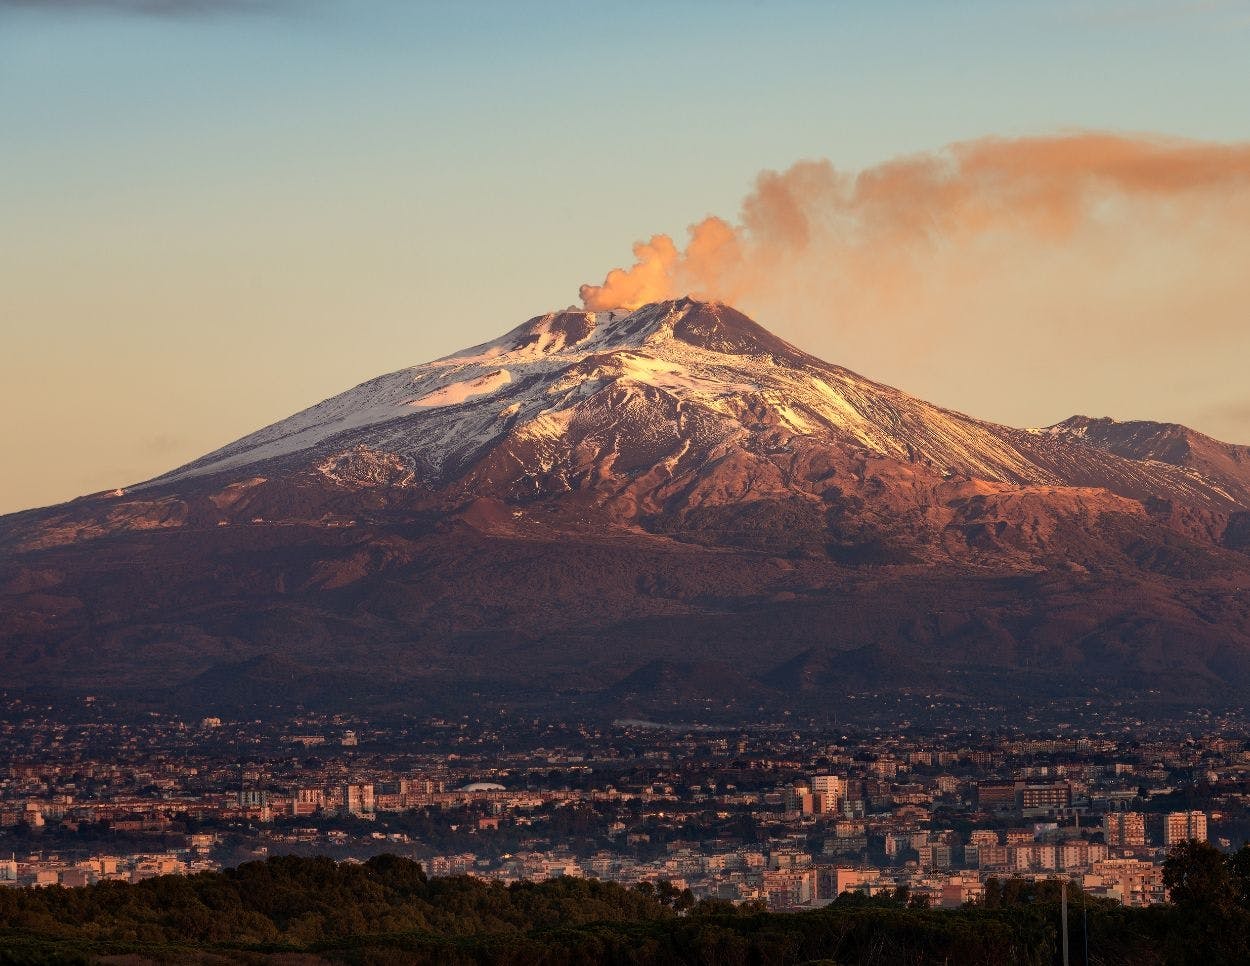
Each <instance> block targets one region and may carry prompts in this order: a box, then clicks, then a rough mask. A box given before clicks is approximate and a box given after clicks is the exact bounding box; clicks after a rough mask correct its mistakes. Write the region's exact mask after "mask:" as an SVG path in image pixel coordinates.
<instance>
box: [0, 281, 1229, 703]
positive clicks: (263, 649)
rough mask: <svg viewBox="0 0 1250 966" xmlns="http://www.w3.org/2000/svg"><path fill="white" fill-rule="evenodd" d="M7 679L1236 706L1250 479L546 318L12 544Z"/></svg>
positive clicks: (741, 318)
mask: <svg viewBox="0 0 1250 966" xmlns="http://www.w3.org/2000/svg"><path fill="white" fill-rule="evenodd" d="M0 658H2V660H3V667H4V668H5V672H4V678H3V681H0V684H2V685H3V686H4V687H6V688H8V689H10V690H15V691H20V690H23V689H32V690H38V692H39V693H41V694H50V693H57V694H65V695H67V696H74V695H80V694H83V693H92V694H113V695H116V696H117V697H118V698H119V699H124V700H129V701H135V702H147V703H154V704H164V705H170V706H177V707H188V708H191V707H194V708H200V707H204V708H210V707H211V708H227V707H247V708H258V709H263V708H265V707H270V706H273V707H279V706H281V707H291V708H293V707H296V706H317V707H327V708H329V707H347V706H351V707H376V708H387V709H391V708H402V709H407V710H417V709H425V710H438V711H446V710H452V711H464V710H467V709H470V708H477V707H481V706H483V705H489V706H496V705H497V706H500V707H524V708H527V709H534V710H539V711H551V710H567V709H569V708H576V709H583V710H585V711H588V712H591V711H593V712H598V711H604V712H605V713H608V712H612V711H613V710H614V709H619V708H620V707H628V709H629V710H630V711H631V712H638V711H643V712H646V711H648V710H649V709H650V710H652V711H657V712H663V713H666V714H682V713H690V714H696V713H697V714H713V713H715V714H724V715H729V716H733V715H746V714H748V713H750V714H757V713H764V714H771V713H774V712H775V711H778V710H788V709H791V708H800V709H801V708H813V707H823V706H828V705H829V704H831V703H836V702H838V701H839V699H841V698H842V697H844V696H845V695H846V694H848V693H856V692H870V691H872V690H873V689H889V690H890V691H892V692H912V693H915V694H940V695H950V696H955V697H959V696H963V697H968V698H992V699H999V698H1011V699H1013V700H1026V699H1036V700H1039V701H1040V700H1047V699H1049V698H1052V697H1054V696H1056V695H1069V696H1071V695H1097V696H1104V697H1105V696H1109V695H1111V696H1123V695H1129V696H1134V697H1137V698H1141V699H1144V700H1151V699H1152V698H1151V696H1154V697H1156V698H1157V699H1158V700H1159V701H1161V702H1162V701H1165V700H1166V701H1169V702H1175V701H1184V702H1195V703H1197V702H1205V703H1219V702H1236V701H1238V700H1239V695H1240V694H1241V693H1243V690H1244V688H1245V687H1246V685H1247V684H1250V447H1245V446H1235V445H1231V444H1227V443H1221V442H1219V441H1217V440H1213V439H1210V438H1209V437H1206V436H1203V435H1202V434H1200V433H1197V432H1195V431H1193V430H1190V429H1187V428H1185V427H1183V426H1178V425H1172V424H1163V423H1151V422H1125V423H1120V422H1115V421H1112V420H1108V419H1092V418H1088V417H1085V416H1075V417H1073V418H1071V419H1068V420H1065V421H1064V422H1062V423H1059V424H1057V425H1054V426H1050V427H1045V428H1035V429H1014V428H1010V427H1006V426H1000V425H997V424H994V423H991V422H986V421H983V420H979V419H975V418H972V417H970V416H966V415H963V414H961V413H957V412H953V411H951V410H948V409H944V408H942V407H940V406H936V405H933V404H931V403H927V402H924V401H922V400H920V399H917V398H914V397H912V396H909V395H907V394H906V393H904V392H900V391H899V390H896V389H893V388H890V387H888V386H884V385H881V384H878V383H875V382H873V381H871V380H868V379H865V378H863V377H861V376H859V375H856V374H855V373H853V372H850V371H849V370H846V369H843V368H840V367H838V366H835V365H831V364H829V363H826V362H823V361H821V360H819V359H817V358H815V357H813V356H811V355H809V354H807V353H805V352H803V351H802V350H800V349H798V348H796V347H795V346H793V345H791V344H789V343H787V342H785V341H784V340H782V339H780V338H778V337H777V336H775V335H773V334H772V333H771V332H769V331H768V330H767V329H765V328H763V327H762V326H760V325H758V324H757V323H755V322H754V321H752V320H751V319H749V318H747V317H746V316H745V315H743V314H742V313H740V312H738V311H736V310H735V309H733V308H731V307H729V306H726V305H723V304H719V303H707V302H699V301H695V300H692V299H680V300H676V301H669V302H661V303H656V304H652V305H646V306H643V307H642V308H640V309H638V310H636V311H633V312H628V313H626V312H618V313H612V312H607V313H593V312H583V311H574V310H568V311H562V312H555V313H550V314H546V315H542V316H538V317H536V318H533V319H530V320H529V321H527V322H524V323H523V324H521V325H519V326H517V327H516V328H514V329H512V330H511V331H509V332H508V333H507V334H505V335H503V336H501V337H500V338H498V339H495V340H494V341H492V342H487V343H485V344H483V345H479V346H476V347H473V348H471V349H467V350H465V351H463V352H460V353H457V354H455V355H452V356H448V357H446V358H443V359H438V360H435V361H433V362H429V363H426V364H423V365H419V366H415V367H412V368H408V369H401V370H399V371H397V372H394V373H391V374H389V375H385V376H381V377H379V378H376V379H373V380H370V381H369V382H366V383H363V384H361V385H359V386H357V387H355V388H353V389H351V390H349V391H347V392H345V393H342V394H341V395H338V396H335V397H333V398H331V399H328V400H325V401H324V402H321V403H318V404H317V405H315V406H313V407H311V408H309V409H306V410H304V411H303V412H300V413H297V414H296V415H294V416H291V417H290V418H288V419H285V420H283V421H281V422H278V423H275V424H274V425H272V426H268V427H266V428H264V429H261V430H259V431H257V432H255V433H252V434H251V435H249V436H246V437H244V438H243V439H240V440H238V441H237V442H234V443H231V444H230V445H228V446H225V447H223V448H222V449H219V450H217V451H215V452H212V453H209V454H207V455H205V456H203V457H202V458H200V459H197V460H195V461H193V462H191V463H189V464H187V465H185V466H182V467H179V468H177V469H174V470H172V471H171V472H169V473H167V474H165V475H163V476H160V477H158V478H156V479H153V480H150V481H147V482H145V483H141V484H138V485H135V486H129V487H126V488H124V489H119V490H115V491H110V492H108V493H104V494H97V495H94V496H90V497H85V498H82V499H79V500H75V501H73V502H71V503H67V504H63V505H61V506H57V507H51V508H47V509H41V510H33V511H27V512H23V513H18V514H12V515H9V516H7V517H3V518H0ZM649 701H651V702H652V704H651V705H649V704H648V702H649ZM622 702H624V704H622Z"/></svg>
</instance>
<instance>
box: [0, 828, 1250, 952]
mask: <svg viewBox="0 0 1250 966" xmlns="http://www.w3.org/2000/svg"><path fill="white" fill-rule="evenodd" d="M1165 872H1166V879H1167V882H1168V885H1169V887H1170V888H1171V890H1172V894H1173V896H1174V897H1175V900H1176V901H1175V902H1174V904H1171V905H1167V906H1157V907H1152V908H1150V909H1126V908H1123V907H1121V906H1119V905H1118V904H1116V903H1113V902H1109V901H1107V900H1103V899H1095V898H1092V897H1089V896H1086V895H1084V894H1082V893H1081V892H1080V890H1078V889H1070V890H1069V923H1070V937H1069V938H1070V943H1071V949H1072V958H1071V962H1072V963H1073V964H1074V966H1076V964H1080V966H1085V964H1086V963H1087V962H1088V963H1089V964H1106V966H1121V964H1122V966H1129V964H1144V966H1150V964H1159V966H1165V964H1166V966H1170V964H1178V966H1187V964H1191V963H1194V964H1199V963H1200V964H1202V966H1222V964H1226V963H1227V964H1231V963H1246V962H1250V850H1243V851H1242V852H1241V853H1239V854H1238V855H1237V856H1234V857H1232V858H1231V859H1230V858H1227V857H1225V856H1223V855H1222V854H1221V853H1219V852H1218V851H1216V850H1215V849H1212V848H1210V847H1209V846H1205V845H1198V844H1191V845H1187V846H1184V847H1182V848H1180V849H1178V850H1177V851H1176V852H1174V853H1173V855H1172V856H1171V857H1170V858H1169V860H1168V865H1167V867H1166V870H1165ZM1058 933H1059V887H1058V883H1055V882H1041V883H1034V882H1032V881H1025V880H1017V879H1012V880H1007V881H1003V882H994V883H991V885H990V887H989V888H988V889H987V892H986V897H985V900H984V901H983V902H981V903H978V904H975V905H968V906H964V907H963V908H960V909H956V910H934V909H928V908H926V907H925V904H924V903H920V902H916V901H915V899H914V898H911V899H909V897H908V895H907V894H906V892H899V893H895V894H894V895H891V896H885V897H875V898H871V899H869V898H867V897H864V896H858V895H845V896H843V897H841V898H840V899H839V900H837V901H836V902H834V903H832V904H831V905H829V906H827V907H825V908H823V909H818V910H813V911H810V912H801V913H767V912H764V911H761V910H760V909H758V908H754V907H749V906H748V907H734V906H732V905H730V904H729V903H725V902H718V901H714V900H705V901H703V902H695V901H694V899H693V898H692V897H691V895H690V893H689V891H687V890H678V889H676V888H674V887H672V886H671V885H669V884H667V883H660V884H659V885H658V886H652V885H650V884H647V883H644V884H640V885H638V886H635V887H633V888H625V887H623V886H619V885H615V884H611V883H604V882H597V881H594V880H585V879H572V878H563V879H554V880H550V881H546V882H540V883H528V882H527V883H517V884H514V885H508V886H504V885H501V884H498V883H487V882H483V881H480V880H477V879H473V878H469V877H463V876H459V877H448V878H437V879H429V878H427V877H426V875H425V874H424V872H423V871H422V869H421V866H420V865H419V864H418V863H415V862H412V861H409V860H407V859H402V858H398V857H396V856H391V855H385V856H379V857H376V858H373V859H370V860H369V861H368V862H364V863H346V862H344V863H336V862H333V861H331V860H330V859H326V858H297V857H291V856H288V857H281V858H272V859H269V860H268V861H265V862H250V863H247V864H245V865H242V866H239V867H238V868H235V869H229V870H226V871H223V872H212V873H202V874H199V875H194V876H187V877H181V876H167V877H162V878H157V879H150V880H147V881H145V882H140V883H137V884H134V885H130V884H126V883H114V882H105V883H100V884H98V885H94V886H88V887H85V888H80V889H63V888H55V887H54V888H48V889H3V888H0V963H3V964H16V963H44V962H92V961H99V960H108V961H112V962H126V963H130V964H138V963H145V962H178V963H181V962H202V963H209V962H216V963H220V962H256V963H263V962H271V963H277V962H281V963H283V964H289V966H312V964H317V963H360V964H377V966H384V964H409V963H411V964H431V966H433V964H439V966H442V964H451V966H458V964H465V966H468V964H474V966H478V964H480V966H488V964H489V966H495V964H498V966H531V964H546V966H566V964H567V966H574V964H583V963H608V964H621V966H625V964H629V966H661V964H665V966H668V964H674V966H676V964H699V966H787V964H796V966H797V964H811V963H824V964H830V963H836V964H866V966H869V964H871V966H886V964H915V966H926V964H939V963H943V964H949V963H961V964H968V966H981V964H983V966H999V964H1006V963H1019V964H1024V966H1051V964H1053V963H1057V962H1058V950H1059V934H1058ZM1087 944H1088V949H1089V957H1088V960H1087V959H1086V956H1085V949H1086V945H1087Z"/></svg>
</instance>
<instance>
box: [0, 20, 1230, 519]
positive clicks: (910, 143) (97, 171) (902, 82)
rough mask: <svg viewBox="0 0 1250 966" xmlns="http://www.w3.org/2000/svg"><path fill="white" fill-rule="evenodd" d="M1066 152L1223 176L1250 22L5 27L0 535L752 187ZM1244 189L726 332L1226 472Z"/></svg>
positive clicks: (866, 288)
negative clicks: (818, 162) (1145, 141)
mask: <svg viewBox="0 0 1250 966" xmlns="http://www.w3.org/2000/svg"><path fill="white" fill-rule="evenodd" d="M1072 131H1083V132H1113V133H1120V134H1126V135H1132V136H1134V137H1136V136H1137V135H1149V136H1155V135H1165V136H1168V137H1170V138H1184V139H1194V140H1197V141H1201V142H1210V143H1207V144H1205V145H1203V146H1201V148H1200V151H1199V154H1201V155H1202V156H1203V157H1205V156H1206V154H1203V153H1202V152H1207V153H1210V152H1213V151H1225V150H1231V151H1233V152H1234V154H1235V153H1236V152H1237V151H1239V150H1242V149H1243V148H1244V145H1245V143H1246V142H1248V141H1250V3H1247V2H1228V3H1218V2H1211V3H1201V2H1192V3H1190V2H1171V0H1143V2H1133V0H1106V2H1098V0H1094V2H1075V0H1074V2H1070V3H1069V2H1064V0H1058V2H1049V3H1037V2H1021V3H1006V2H1001V3H989V2H980V3H978V2H960V3H955V2H949V3H948V2H933V0H923V2H914V3H904V2H900V0H896V2H882V0H864V2H845V3H828V2H820V3H815V2H813V3H803V2H789V3H786V2H771V3H763V2H760V3H747V2H733V0H729V2H713V0H687V2H674V0H664V2H659V0H656V2H646V0H642V2H639V0H635V2H631V3H619V4H616V3H589V2H566V3H537V2H530V3H523V2H515V0H514V2H499V3H488V2H477V3H474V2H451V0H429V2H421V0H394V2H388V0H286V2H283V0H268V2H255V3H250V2H247V0H232V2H227V0H196V2H191V0H0V335H2V337H3V342H2V343H0V345H2V348H3V351H2V352H0V406H2V407H3V412H4V413H5V418H4V420H3V422H0V452H3V453H4V462H3V467H4V473H3V474H0V512H3V511H8V510H15V509H19V508H22V507H28V506H35V505H41V504H47V503H53V502H56V501H60V500H63V499H67V498H69V497H72V496H75V495H79V494H82V493H86V492H90V491H94V490H99V489H103V488H106V487H112V486H116V485H122V484H127V483H131V482H135V481H137V480H140V479H143V478H146V477H148V476H151V475H155V474H156V473H158V472H160V471H163V470H166V469H168V468H170V467H172V466H174V465H176V464H179V463H181V462H184V461H186V460H188V459H191V458H193V457H195V456H198V455H200V454H202V453H204V452H206V451H208V450H210V449H213V448H215V447H217V446H219V445H221V444H224V443H226V442H228V441H230V440H232V439H234V438H237V437H238V436H241V435H243V434H245V433H247V432H249V431H251V430H253V429H256V428H258V427H259V426H261V425H264V424H266V423H269V422H273V421H274V420H276V419H279V418H282V417H284V416H286V415H289V414H290V413H292V412H294V411H296V410H298V409H301V408H303V407H305V406H307V405H309V404H311V403H314V402H316V401H318V400H320V399H322V398H324V397H326V396H328V395H331V394H333V393H336V392H338V391H341V390H343V389H345V388H347V387H349V386H351V385H353V384H355V383H357V382H360V381H362V380H364V379H366V378H369V377H371V376H374V375H377V374H379V373H382V372H386V371H391V370H394V369H398V368H401V367H403V366H405V365H410V364H413V363H416V362H421V361H424V360H427V359H430V358H433V357H437V356H440V355H444V354H446V353H449V352H451V351H453V350H455V349H458V348H461V347H463V346H467V345H470V344H472V343H475V342H480V341H482V340H484V339H487V338H491V337H493V336H495V335H497V334H499V333H500V332H501V331H503V330H504V329H506V328H509V327H511V326H513V325H515V324H516V323H518V322H520V321H522V320H523V319H525V318H527V317H529V316H531V315H534V314H537V313H539V312H541V311H544V310H547V309H550V308H555V307H560V306H564V305H568V304H570V303H574V302H576V301H577V300H578V288H579V286H580V285H581V284H582V283H586V282H592V283H597V282H601V281H602V280H603V278H604V275H605V273H606V272H607V271H608V270H609V269H611V268H612V267H614V266H628V265H629V264H630V263H631V262H632V260H633V259H632V255H631V252H630V248H631V245H632V244H633V243H634V242H636V241H638V240H642V239H647V238H649V237H651V236H652V235H653V234H655V233H657V232H665V233H668V234H670V235H672V236H673V237H674V238H675V239H678V240H679V242H680V241H681V240H683V239H684V238H685V237H686V229H687V226H689V225H691V224H693V223H695V222H698V221H700V220H701V219H703V218H704V217H705V216H707V215H709V214H715V215H719V216H722V217H724V218H725V219H727V220H728V221H729V222H731V223H735V224H737V223H738V222H739V221H740V220H741V218H742V206H743V199H744V197H746V196H747V195H748V194H749V193H750V192H752V191H753V190H754V189H755V187H756V177H757V175H758V173H759V172H760V171H762V170H776V171H783V170H785V169H788V168H789V167H790V166H791V165H792V164H794V163H795V162H796V161H800V160H803V159H813V160H814V159H828V161H829V162H831V164H832V166H833V168H834V169H836V170H837V171H843V172H850V173H852V174H853V173H854V172H856V171H860V170H864V169H869V170H873V171H879V170H893V168H889V169H882V168H880V165H882V163H883V162H887V161H890V160H891V159H894V158H897V157H900V156H913V155H916V154H918V153H920V152H941V150H942V149H943V148H944V146H946V145H949V144H952V143H956V142H967V141H974V140H976V139H982V138H985V137H989V136H994V137H1000V138H1020V137H1033V136H1038V135H1055V134H1063V133H1065V132H1072ZM938 156H939V157H941V156H943V155H941V154H939V155H938ZM1221 156H1222V155H1221ZM1238 177H1240V176H1239V175H1237V174H1236V173H1235V172H1234V174H1233V175H1231V176H1229V177H1228V178H1227V179H1224V180H1221V178H1223V176H1221V178H1217V179H1216V180H1215V181H1213V182H1212V183H1210V184H1206V185H1205V187H1204V188H1203V192H1204V193H1203V197H1202V200H1201V204H1198V205H1197V206H1196V207H1192V206H1189V205H1188V202H1185V203H1184V204H1182V203H1181V202H1178V201H1176V199H1174V198H1172V197H1171V196H1168V197H1166V198H1164V200H1163V201H1162V202H1161V203H1159V204H1157V205H1156V204H1155V203H1154V202H1151V203H1150V206H1149V207H1148V210H1147V209H1142V210H1138V209H1137V208H1133V209H1132V212H1131V213H1130V214H1129V215H1125V214H1123V213H1120V214H1117V213H1116V211H1112V214H1111V215H1108V214H1107V209H1108V208H1111V209H1116V206H1117V205H1118V204H1119V202H1118V201H1117V200H1116V199H1115V198H1112V199H1111V200H1110V201H1107V200H1106V199H1100V200H1099V201H1098V207H1097V211H1096V212H1095V216H1096V217H1093V220H1092V221H1091V222H1090V224H1088V225H1084V226H1083V227H1080V228H1079V229H1078V230H1076V231H1075V233H1074V234H1064V235H1055V236H1047V238H1049V241H1047V239H1046V238H1043V239H1042V240H1041V241H1039V240H1038V238H1036V237H1031V238H1030V239H1028V240H1027V244H1026V243H1025V241H1022V240H1021V237H1020V236H1017V235H1015V234H1013V233H1012V232H1007V233H1006V234H1003V235H1001V236H1000V235H996V236H994V237H993V238H991V239H989V240H988V241H987V239H985V238H978V239H977V240H976V245H975V246H973V247H965V248H960V246H961V245H962V244H963V242H962V241H961V239H960V237H959V236H953V237H952V238H951V239H947V240H945V241H944V242H943V245H942V246H940V247H942V251H941V252H939V255H940V257H938V256H937V255H932V254H931V253H924V254H922V255H919V256H915V257H916V258H918V259H919V261H918V262H916V263H914V264H913V263H912V262H909V266H910V270H913V271H914V274H915V275H916V277H921V276H923V277H924V278H926V279H927V281H926V284H925V286H924V287H923V292H924V293H927V294H925V295H924V297H923V298H922V297H911V298H909V299H904V300H897V299H896V300H891V299H890V298H887V297H884V296H882V295H880V293H879V292H878V289H880V288H881V287H885V288H888V287H889V285H890V284H891V282H890V277H885V279H884V280H883V276H882V275H881V273H879V272H865V273H863V274H855V273H849V270H848V269H847V267H846V265H845V264H831V265H829V277H830V278H834V279H836V280H837V285H836V286H834V285H833V284H832V283H831V284H830V286H829V287H827V288H822V286H821V285H819V284H816V283H815V280H816V279H819V278H820V277H822V276H821V273H822V272H823V271H824V268H823V263H811V262H810V260H809V264H808V271H807V274H805V275H804V276H803V279H804V281H803V282H802V283H801V284H796V286H794V287H793V288H792V290H789V291H787V292H785V293H783V294H778V292H777V291H776V286H774V290H773V291H772V294H771V295H770V296H768V297H764V296H753V297H748V299H747V301H748V303H749V304H745V305H744V307H745V308H747V309H748V310H751V311H753V312H755V313H756V314H757V315H758V317H759V320H760V321H761V322H763V323H764V324H766V325H768V326H769V327H771V328H773V329H774V330H775V331H777V332H778V333H779V334H781V335H783V336H784V337H787V338H790V339H791V340H792V341H796V342H798V343H799V344H801V345H802V346H804V347H805V348H808V349H810V350H812V351H814V352H816V353H817V354H818V355H821V356H823V357H825V358H827V359H830V360H831V361H835V362H838V363H841V364H843V365H847V366H849V367H850V368H853V369H856V370H858V371H861V372H863V373H864V374H865V375H868V376H871V377H874V378H878V379H881V380H883V381H886V382H890V383H892V384H895V385H898V386H899V387H901V388H903V389H906V390H908V391H910V392H913V393H915V394H917V395H921V396H923V397H926V398H929V399H932V400H933V401H935V402H938V403H942V404H945V405H949V406H953V407H955V408H959V409H962V410H964V411H968V412H971V413H973V414H975V415H978V416H983V417H986V418H992V419H997V420H1001V421H1004V422H1010V423H1014V424H1017V425H1042V424H1047V423H1051V422H1054V421H1057V420H1059V419H1062V418H1064V417H1066V416H1068V415H1070V414H1072V413H1074V412H1085V413H1090V414H1094V415H1112V416H1115V417H1118V418H1133V417H1144V418H1158V419H1175V420H1179V421H1183V422H1187V423H1189V424H1191V425H1194V426H1196V427H1197V428H1200V429H1203V430H1205V431H1207V432H1211V433H1212V434H1214V435H1217V436H1221V437H1223V438H1227V439H1231V440H1234V441H1238V442H1250V376H1248V375H1247V373H1248V372H1250V364H1248V363H1250V309H1248V305H1250V301H1248V299H1250V221H1245V220H1239V216H1240V214H1241V213H1242V212H1246V211H1250V208H1243V207H1241V206H1242V205H1243V204H1244V203H1245V202H1246V195H1245V191H1244V189H1245V184H1244V182H1242V181H1239V180H1238ZM1225 196H1227V204H1225V203H1223V199H1224V198H1225ZM922 203H923V202H922ZM1126 204H1127V203H1126ZM1132 204H1136V202H1133V203H1132ZM1132 204H1129V205H1128V207H1132ZM909 210H910V209H909ZM1117 210H1118V209H1117ZM969 244H970V245H971V243H969ZM976 246H979V247H976ZM951 248H959V253H958V258H951V257H950V254H949V249H951ZM873 251H874V257H875V253H876V252H877V249H874V250H873ZM926 251H927V250H926ZM861 254H862V253H861ZM913 255H915V253H912V254H911V255H909V256H908V257H909V259H911V258H912V256H913ZM821 257H824V256H823V255H822V256H821ZM883 257H884V258H885V259H886V261H890V259H891V256H890V254H889V253H886V255H885V256H883ZM852 288H857V290H858V291H857V294H855V296H854V298H851V296H850V295H848V293H849V292H851V291H852ZM917 291H920V290H917ZM865 292H869V293H870V294H871V297H868V296H866V295H864V293H865ZM886 294H888V293H886ZM930 295H931V297H930ZM848 305H852V306H853V307H854V312H850V311H849V310H848V309H847V306H848ZM877 310H879V312H878V311H877Z"/></svg>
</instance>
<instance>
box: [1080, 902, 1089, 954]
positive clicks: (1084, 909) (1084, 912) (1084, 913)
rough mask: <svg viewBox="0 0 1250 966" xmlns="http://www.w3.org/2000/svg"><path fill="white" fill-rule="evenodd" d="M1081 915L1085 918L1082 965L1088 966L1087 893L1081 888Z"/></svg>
mask: <svg viewBox="0 0 1250 966" xmlns="http://www.w3.org/2000/svg"><path fill="white" fill-rule="evenodd" d="M1081 915H1082V916H1083V917H1084V920H1085V959H1084V960H1082V962H1083V963H1084V966H1089V893H1088V892H1085V891H1084V890H1081Z"/></svg>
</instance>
